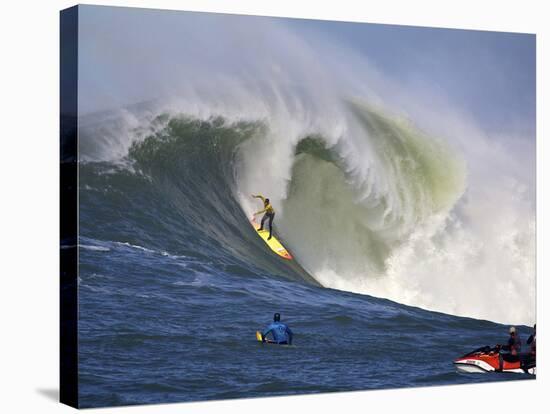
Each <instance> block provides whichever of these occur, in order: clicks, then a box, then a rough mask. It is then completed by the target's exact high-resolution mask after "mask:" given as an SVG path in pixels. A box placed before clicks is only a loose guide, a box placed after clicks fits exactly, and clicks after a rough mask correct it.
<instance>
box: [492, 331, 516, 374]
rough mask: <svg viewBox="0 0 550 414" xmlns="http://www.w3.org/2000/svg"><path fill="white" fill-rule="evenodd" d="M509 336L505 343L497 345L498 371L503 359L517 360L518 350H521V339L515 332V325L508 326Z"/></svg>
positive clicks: (500, 369)
mask: <svg viewBox="0 0 550 414" xmlns="http://www.w3.org/2000/svg"><path fill="white" fill-rule="evenodd" d="M509 332H510V337H509V338H508V343H507V344H506V345H498V346H497V348H498V350H499V369H498V370H499V371H502V366H503V364H504V360H505V359H506V361H508V362H514V361H518V360H519V352H520V351H521V339H520V337H519V335H518V333H517V332H516V328H515V326H511V327H510V330H509Z"/></svg>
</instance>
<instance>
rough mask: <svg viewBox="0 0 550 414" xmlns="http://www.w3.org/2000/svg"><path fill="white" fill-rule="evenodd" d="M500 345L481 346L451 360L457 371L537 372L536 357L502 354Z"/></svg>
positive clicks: (533, 373)
mask: <svg viewBox="0 0 550 414" xmlns="http://www.w3.org/2000/svg"><path fill="white" fill-rule="evenodd" d="M501 349H502V347H500V346H498V345H497V346H495V347H494V348H491V347H490V346H483V347H481V348H478V349H476V350H474V351H472V352H470V353H468V354H466V355H464V356H461V357H460V358H457V359H455V360H454V361H453V364H454V366H455V368H456V370H457V371H458V372H467V373H474V372H477V373H483V372H512V373H518V374H531V375H536V374H537V366H536V358H535V357H534V356H533V355H531V354H519V355H510V354H502V366H500V355H501V354H500V351H501Z"/></svg>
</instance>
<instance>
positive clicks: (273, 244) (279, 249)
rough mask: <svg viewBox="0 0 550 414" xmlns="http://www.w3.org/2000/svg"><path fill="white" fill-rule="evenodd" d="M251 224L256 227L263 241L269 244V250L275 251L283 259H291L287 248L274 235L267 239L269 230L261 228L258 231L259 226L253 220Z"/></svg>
mask: <svg viewBox="0 0 550 414" xmlns="http://www.w3.org/2000/svg"><path fill="white" fill-rule="evenodd" d="M251 223H252V226H254V228H255V229H256V233H258V235H259V236H260V237H261V238H262V239H263V240H264V241H265V243H266V244H267V245H268V246H269V248H270V249H271V250H273V251H274V252H275V253H277V254H278V255H279V256H281V257H282V258H283V259H288V260H292V256H291V255H290V253H289V252H288V250H287V249H285V247H284V246H283V245H282V244H281V242H279V240H277V238H276V237H275V236H271V239H270V240H267V238H268V237H269V230H261V231H258V229H259V228H260V225H259V224H258V223H256V222H254V221H252V222H251Z"/></svg>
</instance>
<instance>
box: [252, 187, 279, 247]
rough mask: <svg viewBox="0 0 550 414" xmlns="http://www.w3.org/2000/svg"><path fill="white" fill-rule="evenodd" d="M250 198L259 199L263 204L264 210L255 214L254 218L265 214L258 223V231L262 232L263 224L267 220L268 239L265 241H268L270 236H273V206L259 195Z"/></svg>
mask: <svg viewBox="0 0 550 414" xmlns="http://www.w3.org/2000/svg"><path fill="white" fill-rule="evenodd" d="M252 197H253V198H261V199H262V201H263V202H264V209H263V210H260V211H258V212H257V213H254V216H257V215H258V214H262V213H265V214H264V216H263V217H262V221H261V223H260V228H259V229H258V231H262V230H263V229H264V223H265V221H266V220H268V219H269V237H268V238H267V240H270V239H271V235H272V234H273V219H274V218H275V210H273V206H272V205H271V203H270V202H269V198H265V197H264V196H263V195H261V194H258V195H254V194H252Z"/></svg>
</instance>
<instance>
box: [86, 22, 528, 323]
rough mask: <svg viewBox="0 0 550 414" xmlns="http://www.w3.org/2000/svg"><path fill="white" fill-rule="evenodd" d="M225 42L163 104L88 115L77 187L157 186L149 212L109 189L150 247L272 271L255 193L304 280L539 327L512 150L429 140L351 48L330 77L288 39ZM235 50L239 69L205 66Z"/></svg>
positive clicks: (329, 69) (329, 68)
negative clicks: (97, 181) (257, 224)
mask: <svg viewBox="0 0 550 414" xmlns="http://www.w3.org/2000/svg"><path fill="white" fill-rule="evenodd" d="M84 23H85V22H84ZM209 27H213V26H209ZM215 27H217V28H216V31H221V32H223V36H222V35H220V36H219V37H218V38H217V41H218V42H219V43H220V44H217V43H216V44H213V45H211V46H212V47H211V48H209V47H206V46H207V45H204V44H202V43H199V44H198V45H193V46H182V48H183V49H182V50H180V52H181V53H180V54H181V55H182V56H184V57H185V56H193V57H194V58H195V59H198V62H195V63H194V65H195V67H196V68H197V69H196V70H191V71H190V70H188V69H185V67H184V69H182V70H184V71H183V72H181V73H179V74H175V75H174V74H172V75H173V76H172V75H170V76H169V78H170V82H172V83H170V84H169V86H170V87H173V90H172V91H171V92H172V93H171V97H170V98H166V99H160V100H158V101H154V102H148V103H146V104H143V105H137V106H134V107H127V108H126V109H124V110H117V111H112V112H108V113H103V114H95V115H88V116H81V117H80V148H79V149H80V160H81V161H82V163H83V168H84V169H83V170H82V172H81V173H86V174H91V175H94V174H105V173H106V171H108V172H109V173H110V174H113V175H126V176H127V175H128V174H130V175H133V176H136V177H137V176H139V177H147V178H146V179H144V181H143V182H142V184H140V185H144V186H148V188H150V191H151V193H150V194H151V195H150V196H148V197H147V199H144V200H142V204H141V205H137V204H135V205H134V204H133V203H134V202H135V200H130V199H129V198H128V197H127V198H126V199H125V198H124V197H123V195H124V193H125V192H127V191H129V187H128V185H129V184H128V182H126V181H124V180H122V179H121V180H112V182H110V185H112V186H114V187H115V189H116V190H117V192H118V193H119V195H121V194H122V196H121V204H120V209H121V211H128V210H133V209H141V210H147V209H151V211H143V215H142V217H141V218H137V219H136V220H138V219H139V220H146V219H147V220H149V221H150V222H151V223H155V222H156V224H157V228H156V230H154V233H155V234H148V231H142V233H141V235H140V237H145V238H150V239H154V238H161V237H162V238H165V239H169V240H172V242H173V243H180V244H184V245H185V246H186V249H187V251H189V252H191V251H192V250H193V249H197V250H200V251H201V254H203V255H208V254H211V255H221V256H235V257H239V259H240V260H242V261H243V262H248V263H251V264H254V265H260V266H264V267H266V268H267V269H268V270H269V271H273V272H274V273H277V272H279V271H282V270H281V269H282V267H281V266H284V265H282V264H280V263H278V262H277V261H276V260H273V258H269V255H267V256H266V251H265V246H264V245H263V244H262V243H261V240H259V239H258V238H257V237H256V236H255V235H254V234H253V232H252V230H251V227H250V225H249V223H248V220H249V218H250V216H251V213H252V212H253V211H255V210H256V209H257V208H258V205H257V204H255V201H254V200H253V199H252V198H251V197H250V194H252V193H262V194H265V195H266V196H268V197H270V199H271V200H272V203H273V205H274V207H275V209H276V212H277V216H276V220H275V229H276V232H277V233H278V235H279V236H280V237H281V239H282V240H283V241H284V244H285V245H286V246H287V247H288V248H289V249H290V250H291V251H292V253H293V255H294V256H295V258H296V261H297V263H298V264H299V266H297V267H296V269H293V270H292V274H293V275H295V276H296V277H300V278H303V279H304V280H309V281H311V280H314V281H316V282H317V283H319V284H321V285H323V286H325V287H329V288H335V289H341V290H347V291H353V292H357V293H363V294H370V295H374V296H379V297H385V298H389V299H392V300H394V301H397V302H400V303H404V304H408V305H413V306H419V307H422V308H425V309H429V310H436V311H442V312H445V313H449V314H454V315H461V316H471V317H474V318H480V319H490V320H493V321H498V322H510V323H526V324H528V323H532V322H533V321H534V319H535V257H534V256H535V206H534V197H533V194H534V187H533V186H534V184H533V183H532V182H531V181H530V179H529V177H527V178H526V177H525V174H524V173H522V172H521V171H524V170H525V169H522V168H516V167H517V164H518V163H520V162H521V161H518V160H517V159H516V158H515V157H514V153H513V151H512V150H510V149H509V148H507V147H506V146H504V145H501V144H499V143H497V142H495V141H494V140H491V139H487V138H486V137H484V136H483V134H479V133H478V131H476V130H475V128H469V127H468V128H467V127H465V126H464V125H457V123H456V122H454V121H452V120H451V119H449V120H441V122H440V124H442V125H444V129H445V130H446V131H448V132H449V133H448V134H435V133H434V132H426V131H424V130H423V129H422V128H421V125H424V124H427V123H426V122H423V121H425V119H419V120H416V119H414V120H410V119H409V117H410V116H411V114H415V113H417V111H415V110H414V109H411V110H410V111H403V110H402V108H400V107H398V106H396V105H394V104H395V102H405V101H408V102H411V101H412V102H414V97H413V98H411V96H410V94H409V95H407V94H406V93H405V92H403V94H402V92H401V91H399V92H396V91H397V90H399V87H398V86H397V85H395V84H392V83H391V82H389V81H387V80H384V79H383V77H381V76H380V75H379V74H376V72H374V71H371V72H368V73H366V72H365V73H362V72H361V73H358V72H359V69H357V68H368V67H369V66H368V64H366V63H365V62H363V60H362V58H360V57H358V56H357V55H354V54H353V53H350V52H349V51H346V50H339V52H338V53H337V55H339V56H341V61H338V60H337V61H333V62H332V63H331V64H328V63H326V62H324V61H323V59H322V57H321V58H320V57H319V56H318V54H317V52H318V51H316V50H315V48H312V47H310V46H309V45H307V44H305V43H304V42H301V41H300V39H297V38H296V37H295V36H293V35H291V34H290V33H288V32H286V31H284V30H281V29H280V28H278V27H269V28H267V27H262V28H261V33H262V36H263V37H262V41H263V42H265V43H266V44H267V45H270V46H272V47H271V49H270V50H269V53H267V52H266V51H265V50H264V49H268V47H266V48H263V49H260V48H258V47H256V46H253V45H252V44H251V43H247V41H245V40H243V39H242V38H241V35H240V34H239V33H240V32H239V30H235V28H234V27H230V28H229V29H228V28H227V27H225V28H224V29H219V27H220V26H215ZM83 30H88V29H87V28H86V25H85V24H84V25H83ZM192 30H194V31H197V30H199V31H200V30H201V29H200V28H197V27H196V26H194V27H193V28H192ZM250 30H251V31H254V30H255V29H254V27H251V28H250ZM258 32H260V30H259V29H258ZM216 33H217V32H216ZM128 36H130V35H128ZM211 37H212V36H211ZM92 38H93V36H92ZM182 38H183V37H182ZM198 38H200V36H198V37H197V39H198ZM273 39H276V40H273ZM118 41H119V40H118V39H115V40H112V41H111V43H110V44H109V45H108V47H109V48H111V49H115V48H116V42H118ZM237 41H238V42H240V43H239V46H240V49H239V59H238V63H239V65H235V66H232V65H229V66H227V65H226V66H223V65H222V66H221V67H222V68H223V70H221V69H220V70H215V69H213V68H218V67H220V66H217V65H212V66H209V64H210V63H211V61H212V56H216V55H217V54H220V53H221V52H220V50H224V47H226V46H227V47H230V46H231V45H232V43H231V42H237ZM281 44H285V45H293V46H292V47H288V48H281V47H280V45H281ZM228 45H229V46H228ZM277 45H279V46H277ZM84 46H85V45H84ZM121 49H123V47H121ZM212 49H214V51H212ZM98 50H99V48H98ZM109 50H110V49H109ZM192 51H194V53H192ZM170 53H173V54H175V51H170ZM201 56H202V59H203V60H200V59H201V58H200V57H201ZM333 56H334V54H333ZM287 62H292V63H291V64H288V65H286V63H287ZM320 62H323V65H321V64H320ZM342 62H344V63H346V65H342ZM325 63H326V64H325ZM349 67H354V68H355V69H356V70H355V71H353V73H348V72H346V71H347V70H348V68H349ZM123 72H124V71H121V73H123ZM130 72H131V70H129V71H128V72H127V73H128V76H131V73H130ZM124 73H126V72H124ZM363 75H364V76H363ZM178 76H180V77H181V78H179V81H180V82H178V84H177V85H175V84H174V78H178ZM163 84H164V85H165V86H168V80H165V82H164V83H163ZM149 87H151V85H149ZM81 99H84V97H81ZM405 106H406V105H405ZM413 106H414V105H413ZM417 106H420V107H421V106H422V105H421V104H418V105H417ZM409 108H410V106H409ZM403 113H407V117H405V116H403V115H401V114H403ZM439 113H441V112H439ZM458 126H460V128H459V127H458ZM435 130H437V128H431V129H430V131H435ZM440 130H441V129H440ZM440 130H439V131H438V132H440ZM436 135H437V136H436ZM99 165H101V166H103V167H102V168H98V169H96V168H95V167H97V166H99ZM105 166H109V167H105ZM117 186H118V187H117ZM133 190H136V188H134V189H133ZM122 200H124V203H123V202H122ZM256 202H257V201H256ZM163 215H165V216H163ZM159 222H160V223H164V224H165V225H162V224H159ZM166 223H170V224H169V225H168V224H166ZM148 228H151V229H152V228H154V227H148ZM152 231H153V230H151V232H152ZM136 237H137V236H136ZM302 268H303V269H305V271H304V270H303V269H302ZM306 272H307V273H306ZM308 274H309V275H310V276H309V275H308Z"/></svg>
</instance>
